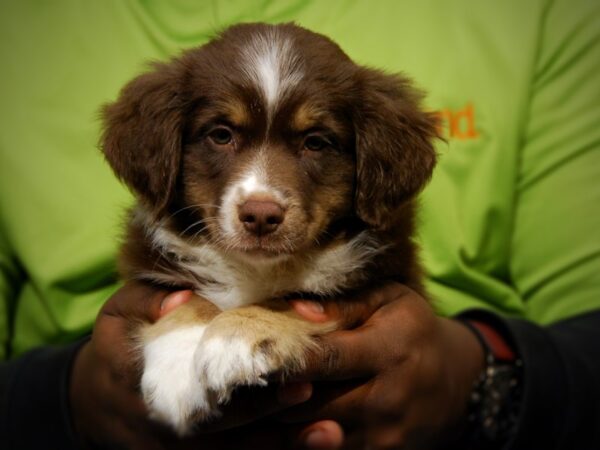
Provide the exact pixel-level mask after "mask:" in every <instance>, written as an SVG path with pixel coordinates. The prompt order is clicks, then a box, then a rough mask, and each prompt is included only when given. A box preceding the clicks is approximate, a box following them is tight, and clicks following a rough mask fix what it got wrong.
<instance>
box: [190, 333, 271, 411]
mask: <svg viewBox="0 0 600 450" xmlns="http://www.w3.org/2000/svg"><path fill="white" fill-rule="evenodd" d="M269 347H270V344H269V343H268V341H263V342H262V343H261V341H259V342H253V341H251V340H249V339H247V338H244V337H242V336H239V335H230V336H226V335H216V336H212V337H210V338H208V339H205V340H202V344H201V345H200V346H199V347H198V349H197V351H196V358H195V359H196V369H197V371H198V373H199V374H200V380H201V383H202V385H203V386H205V387H206V389H208V390H209V391H210V393H211V394H213V395H214V396H216V398H217V402H218V403H219V404H223V403H226V402H228V401H229V399H230V398H231V393H232V392H233V390H234V389H235V388H236V387H237V386H242V385H247V386H249V385H259V386H266V385H267V378H266V376H267V375H268V374H269V373H271V372H274V371H276V370H278V369H279V366H278V364H277V361H276V359H275V358H273V355H271V354H270V352H269Z"/></svg>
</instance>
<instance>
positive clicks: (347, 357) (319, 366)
mask: <svg viewBox="0 0 600 450" xmlns="http://www.w3.org/2000/svg"><path fill="white" fill-rule="evenodd" d="M380 333H381V330H380V329H378V328H376V327H371V326H368V325H365V326H361V327H359V328H356V329H354V330H339V331H334V332H332V333H329V334H327V335H325V336H321V337H319V338H318V347H317V348H316V349H315V350H313V351H311V352H310V353H309V355H308V357H307V364H306V367H305V368H304V370H302V372H300V373H298V374H296V375H293V378H292V379H293V380H297V381H299V380H315V381H316V380H328V381H330V380H351V379H356V378H368V377H371V376H374V375H376V374H377V372H378V371H379V369H380V366H381V361H380V355H381V337H380Z"/></svg>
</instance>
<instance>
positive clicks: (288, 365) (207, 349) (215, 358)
mask: <svg viewBox="0 0 600 450" xmlns="http://www.w3.org/2000/svg"><path fill="white" fill-rule="evenodd" d="M333 329H335V324H334V323H331V322H330V323H324V324H323V323H320V324H316V323H311V322H307V321H305V320H303V319H301V318H300V317H299V316H298V315H297V314H295V313H294V312H293V310H292V309H291V307H290V306H289V305H288V304H287V303H286V302H285V301H270V302H267V303H264V304H260V305H252V306H246V307H242V308H236V309H232V310H228V311H225V312H223V313H221V314H220V315H219V316H217V317H216V318H215V319H214V320H213V321H212V322H211V323H210V324H209V325H208V327H207V328H206V330H205V331H204V333H203V336H202V342H201V344H200V346H199V347H198V349H197V351H196V357H195V360H196V361H195V362H196V367H197V371H198V372H199V373H200V376H201V380H202V384H203V385H204V386H205V387H206V388H207V389H208V390H209V395H212V396H216V399H217V401H218V403H219V404H223V403H226V402H227V401H228V400H229V399H230V396H231V393H232V391H233V390H234V389H235V388H236V387H237V386H240V385H263V386H264V385H266V384H267V376H268V375H269V374H272V373H281V374H282V375H285V374H286V373H292V372H294V371H297V370H300V369H302V367H303V366H304V364H305V362H306V359H305V358H306V354H307V351H308V350H310V349H311V348H314V347H315V345H316V341H315V339H314V337H315V336H317V335H319V334H323V333H326V332H328V331H331V330H333Z"/></svg>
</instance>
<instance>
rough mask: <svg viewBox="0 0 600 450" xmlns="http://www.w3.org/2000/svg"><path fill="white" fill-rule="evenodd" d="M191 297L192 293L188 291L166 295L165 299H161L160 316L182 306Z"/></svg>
mask: <svg viewBox="0 0 600 450" xmlns="http://www.w3.org/2000/svg"><path fill="white" fill-rule="evenodd" d="M191 296H192V291H190V290H186V291H177V292H172V293H171V294H169V295H167V296H166V297H165V298H163V300H162V302H160V312H161V315H164V314H167V313H168V312H169V311H171V310H173V309H175V308H176V307H178V306H180V305H183V304H184V303H186V302H187V301H188V300H189V299H190V297H191Z"/></svg>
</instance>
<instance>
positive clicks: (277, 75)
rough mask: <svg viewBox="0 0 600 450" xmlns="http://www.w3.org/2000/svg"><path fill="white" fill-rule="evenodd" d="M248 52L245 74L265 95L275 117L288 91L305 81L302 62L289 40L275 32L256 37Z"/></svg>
mask: <svg viewBox="0 0 600 450" xmlns="http://www.w3.org/2000/svg"><path fill="white" fill-rule="evenodd" d="M244 52H245V67H244V69H245V71H246V74H247V75H248V76H249V77H250V79H251V80H252V82H254V83H256V85H257V86H258V87H259V89H260V90H261V91H262V93H263V95H264V98H265V101H266V103H267V107H268V112H269V113H272V111H273V109H274V108H275V106H276V105H277V102H278V101H279V99H281V97H282V96H283V95H284V93H285V92H286V90H288V89H289V88H290V87H293V86H294V85H296V84H297V83H298V82H299V81H300V80H301V79H302V76H303V74H302V72H301V69H300V61H299V59H298V56H297V55H296V54H295V53H294V51H293V46H292V42H291V40H290V38H288V37H284V36H281V35H280V33H279V32H278V31H277V30H276V29H270V30H267V31H266V32H264V33H262V34H259V35H256V36H254V38H253V39H252V40H251V41H250V43H249V44H248V45H247V47H246V48H245V49H244Z"/></svg>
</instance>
